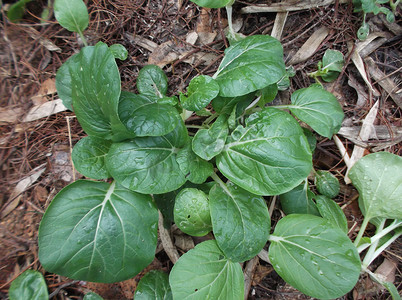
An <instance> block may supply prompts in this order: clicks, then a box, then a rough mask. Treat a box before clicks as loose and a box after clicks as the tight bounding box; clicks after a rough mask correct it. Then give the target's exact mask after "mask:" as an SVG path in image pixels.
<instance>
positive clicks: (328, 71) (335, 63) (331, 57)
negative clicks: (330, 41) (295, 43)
mask: <svg viewBox="0 0 402 300" xmlns="http://www.w3.org/2000/svg"><path fill="white" fill-rule="evenodd" d="M344 63H345V62H344V59H343V54H342V53H341V52H340V51H337V50H332V49H328V50H327V51H325V53H324V56H323V57H322V61H320V62H318V64H317V66H318V70H317V71H315V72H313V73H310V74H309V75H310V76H311V77H313V78H315V80H316V81H317V82H318V83H320V82H319V81H318V79H317V78H318V77H321V78H322V80H324V81H325V82H332V81H334V80H335V79H336V78H337V77H338V76H339V74H340V72H341V71H342V69H343V66H344Z"/></svg>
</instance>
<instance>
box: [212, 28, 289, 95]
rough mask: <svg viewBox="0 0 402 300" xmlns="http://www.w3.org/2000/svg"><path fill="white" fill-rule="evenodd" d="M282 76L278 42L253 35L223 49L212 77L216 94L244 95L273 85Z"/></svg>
mask: <svg viewBox="0 0 402 300" xmlns="http://www.w3.org/2000/svg"><path fill="white" fill-rule="evenodd" d="M285 74H286V68H285V63H284V62H283V49H282V45H281V43H280V42H279V41H278V40H277V39H275V38H273V37H271V36H268V35H253V36H249V37H246V38H245V39H243V40H241V41H239V42H237V43H235V44H233V45H232V46H230V47H229V48H227V49H226V50H225V56H224V58H223V60H222V62H221V64H220V66H219V68H218V71H217V72H216V74H215V75H214V78H215V79H216V81H217V82H218V84H219V86H220V92H219V95H220V96H222V97H236V96H242V95H246V94H248V93H251V92H254V91H256V90H260V89H263V88H265V87H266V86H268V85H270V84H274V83H277V82H278V81H279V80H281V78H282V77H283V76H284V75H285Z"/></svg>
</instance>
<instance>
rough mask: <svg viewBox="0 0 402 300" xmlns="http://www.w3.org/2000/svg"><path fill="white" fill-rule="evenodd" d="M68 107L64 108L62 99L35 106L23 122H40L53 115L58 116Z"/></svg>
mask: <svg viewBox="0 0 402 300" xmlns="http://www.w3.org/2000/svg"><path fill="white" fill-rule="evenodd" d="M66 110H67V107H65V106H64V104H63V101H61V99H57V100H53V101H48V102H46V103H43V104H39V105H35V106H34V107H32V108H31V109H30V110H29V112H28V113H27V114H26V116H25V117H24V119H23V122H31V121H35V120H39V119H41V118H46V117H48V116H51V115H53V114H57V113H59V112H62V111H66Z"/></svg>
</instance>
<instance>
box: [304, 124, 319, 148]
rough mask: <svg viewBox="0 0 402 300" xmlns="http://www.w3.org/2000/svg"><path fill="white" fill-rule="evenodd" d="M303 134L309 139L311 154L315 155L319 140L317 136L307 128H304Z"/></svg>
mask: <svg viewBox="0 0 402 300" xmlns="http://www.w3.org/2000/svg"><path fill="white" fill-rule="evenodd" d="M303 133H304V135H305V136H306V138H307V142H308V145H309V146H310V149H311V152H312V153H314V151H315V148H316V145H317V139H316V137H315V135H314V134H313V133H312V132H311V131H310V130H308V129H307V128H304V127H303Z"/></svg>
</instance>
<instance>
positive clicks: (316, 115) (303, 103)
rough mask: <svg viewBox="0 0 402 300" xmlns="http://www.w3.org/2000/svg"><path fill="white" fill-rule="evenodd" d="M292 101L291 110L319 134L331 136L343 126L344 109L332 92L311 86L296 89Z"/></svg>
mask: <svg viewBox="0 0 402 300" xmlns="http://www.w3.org/2000/svg"><path fill="white" fill-rule="evenodd" d="M291 101H292V105H291V107H290V111H291V112H292V113H293V114H294V115H295V116H296V117H297V118H299V119H300V120H301V121H303V122H305V123H307V124H308V125H310V126H311V128H313V129H314V130H315V131H316V132H318V134H320V135H322V136H325V137H327V138H331V137H332V136H333V135H334V134H335V133H337V132H338V130H339V128H341V125H342V121H343V117H344V114H343V110H342V107H341V106H340V104H339V102H338V100H337V99H336V97H335V96H334V95H332V94H331V93H330V92H327V91H326V90H324V89H322V88H319V87H316V86H311V87H308V88H304V89H300V90H297V91H295V92H294V93H293V94H292V96H291Z"/></svg>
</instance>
